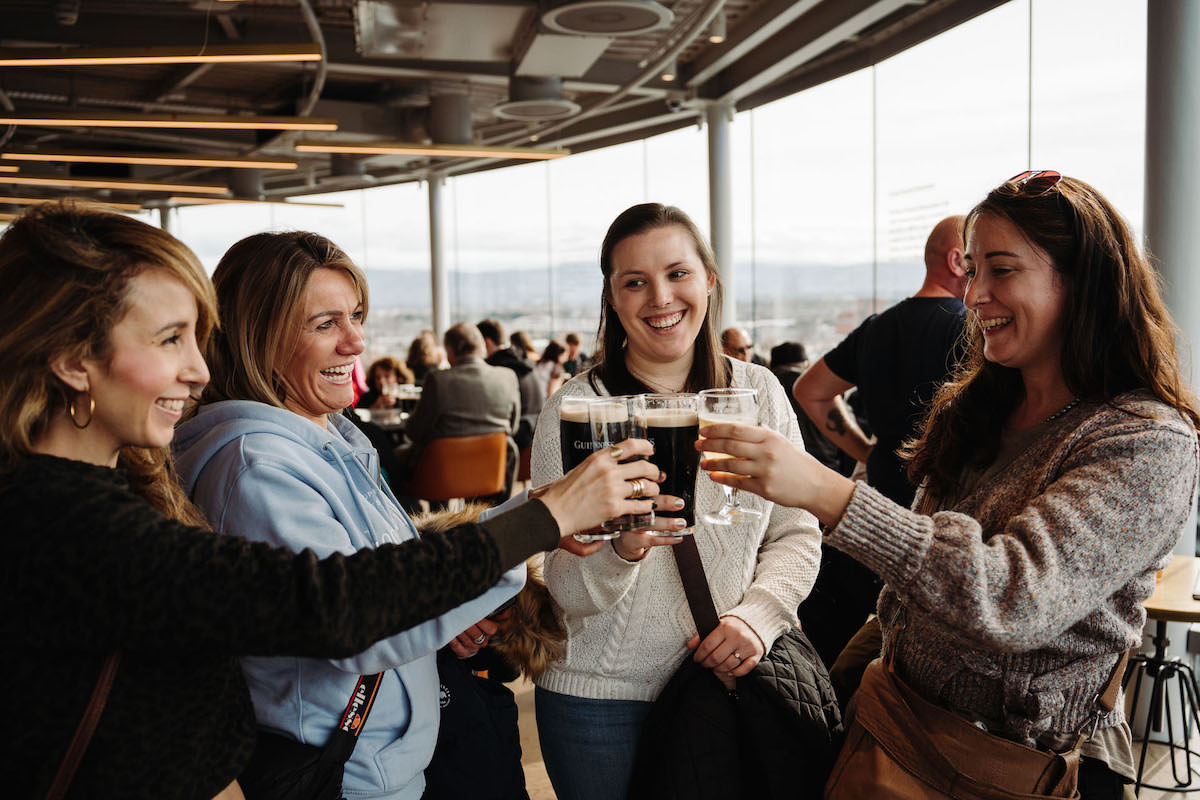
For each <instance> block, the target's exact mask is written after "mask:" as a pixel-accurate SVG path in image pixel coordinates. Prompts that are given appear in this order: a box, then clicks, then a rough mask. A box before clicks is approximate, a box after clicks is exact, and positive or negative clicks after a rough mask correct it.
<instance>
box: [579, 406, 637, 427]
mask: <svg viewBox="0 0 1200 800" xmlns="http://www.w3.org/2000/svg"><path fill="white" fill-rule="evenodd" d="M587 410H588V416H589V417H590V418H591V421H592V422H593V423H595V424H612V423H615V422H624V421H625V420H627V419H629V406H628V405H627V404H626V402H625V401H624V400H597V401H596V402H594V403H592V404H590V405H589V406H588V409H587Z"/></svg>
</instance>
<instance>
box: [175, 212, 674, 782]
mask: <svg viewBox="0 0 1200 800" xmlns="http://www.w3.org/2000/svg"><path fill="white" fill-rule="evenodd" d="M213 279H214V282H215V284H216V288H217V299H218V307H219V312H220V318H221V322H222V329H221V331H220V332H219V333H218V334H216V335H214V336H213V338H212V340H211V342H210V345H209V348H208V352H207V354H206V355H207V359H208V362H209V365H210V370H211V373H212V381H211V383H210V384H209V385H208V388H207V389H206V390H205V393H204V395H203V398H202V400H201V404H200V406H199V408H198V410H197V412H196V414H195V415H194V416H193V417H192V418H191V419H189V420H188V421H187V422H185V423H184V424H183V425H181V426H180V428H179V430H178V431H177V434H176V439H175V442H176V445H175V449H176V458H177V466H178V469H179V473H180V477H181V479H182V481H183V484H184V488H185V490H186V491H187V493H188V494H189V495H190V496H191V498H192V499H193V500H194V501H195V503H196V504H197V505H198V506H199V507H200V509H201V510H202V511H203V512H204V513H205V515H206V516H207V517H208V519H209V521H210V522H211V523H212V525H213V527H214V528H215V529H216V530H218V531H220V532H223V533H227V534H235V535H238V536H242V537H244V538H247V539H252V540H256V541H264V542H269V543H271V544H274V545H282V546H286V547H289V548H291V549H293V550H301V549H304V548H309V549H311V550H313V551H314V552H315V553H316V554H317V555H318V556H320V557H324V556H326V555H329V554H331V553H334V552H340V553H347V554H348V553H353V552H355V551H356V550H360V549H362V548H373V547H376V546H378V545H380V544H383V543H385V542H395V541H404V540H407V539H412V538H414V537H416V536H418V532H417V530H416V529H415V527H414V526H413V523H412V521H411V520H410V519H409V518H408V517H407V516H406V515H405V513H404V512H403V510H401V508H400V505H399V504H398V503H397V501H396V498H395V497H394V496H393V494H392V492H391V491H390V489H389V488H388V486H387V483H386V481H384V480H382V479H381V473H380V467H379V456H378V453H376V451H375V450H374V449H373V448H372V446H371V445H370V443H369V442H368V441H367V439H366V437H365V436H363V435H362V434H361V433H360V432H359V431H358V430H357V429H356V428H355V427H354V426H353V425H352V424H351V423H350V422H349V421H348V420H346V419H345V418H344V417H342V416H340V414H338V413H337V412H338V411H339V410H340V409H342V408H345V407H347V406H350V405H352V404H353V394H352V389H351V368H352V365H353V363H354V361H355V358H356V357H357V356H358V355H359V353H361V352H362V349H363V337H362V321H363V318H364V317H365V315H366V309H367V291H366V282H365V279H364V277H363V275H362V272H361V271H360V270H359V269H358V267H357V266H355V265H354V263H353V262H352V261H351V260H350V259H349V258H348V257H347V256H346V255H345V253H343V252H342V251H341V250H339V249H338V248H337V247H336V246H335V245H333V244H332V243H331V242H329V241H328V240H327V239H325V238H324V237H321V236H317V235H316V234H309V233H271V234H258V235H255V236H251V237H249V238H247V239H244V240H242V241H241V242H238V243H237V244H235V245H234V246H233V247H232V248H230V250H229V252H227V253H226V254H225V256H224V257H223V258H222V260H221V263H220V264H219V265H218V267H217V270H216V272H215V273H214V275H213ZM623 467H634V465H633V464H629V465H623ZM636 470H637V471H636V472H630V474H629V475H628V476H627V477H628V478H629V479H633V478H638V477H642V478H650V479H651V481H652V480H654V479H655V478H657V470H656V469H655V468H653V467H651V466H649V465H648V464H643V465H642V466H639V467H636ZM647 483H649V481H647ZM656 489H657V487H653V486H652V487H649V488H648V489H647V491H646V492H645V494H647V495H653V494H656V493H657V492H656ZM580 491H586V490H583V489H580ZM631 494H636V493H635V492H631ZM625 502H626V503H629V502H631V501H625ZM640 504H641V505H645V504H648V503H647V501H645V500H642V501H640ZM533 505H540V504H533ZM531 521H532V520H531ZM664 524H666V523H664ZM648 538H649V537H648ZM655 538H657V539H661V540H662V541H664V542H668V541H674V540H672V539H670V538H668V537H655ZM576 547H578V548H579V552H581V554H584V553H586V552H590V551H591V550H594V549H596V546H595V545H591V546H588V547H586V548H584V547H583V546H576ZM458 579H459V577H458V576H456V575H453V574H447V575H446V576H445V580H447V581H455V580H458ZM523 582H524V566H523V565H522V566H519V567H517V568H516V569H513V570H511V571H509V572H508V573H506V574H505V575H504V576H503V578H502V579H501V580H500V581H499V582H498V583H497V584H496V585H495V586H494V587H492V588H491V589H490V590H488V591H486V592H484V594H482V595H480V596H479V597H477V598H476V599H474V600H472V601H470V602H467V603H464V604H463V605H461V606H459V607H458V608H455V609H453V610H451V611H449V612H447V613H444V614H442V615H440V616H436V617H433V616H432V615H431V619H429V621H428V622H425V623H424V624H421V625H418V626H416V627H414V628H411V629H409V630H407V631H404V632H403V633H401V634H399V635H396V636H393V637H391V638H389V639H385V640H384V641H382V642H379V643H377V644H375V645H373V646H372V647H370V648H368V649H367V650H364V651H363V652H362V653H359V654H358V655H356V656H354V657H352V658H347V659H341V660H322V659H315V658H298V657H265V656H263V657H249V658H244V659H243V669H244V672H245V674H246V679H247V682H248V683H249V685H250V691H251V695H252V697H253V700H254V707H255V713H256V716H257V718H258V723H259V726H260V727H262V728H265V729H267V730H269V731H271V732H273V733H277V734H281V735H284V736H287V737H289V738H292V739H295V740H298V741H300V742H303V743H306V744H313V745H316V746H322V745H323V744H324V743H325V741H326V739H327V738H328V737H329V734H330V732H331V731H332V730H333V729H334V727H335V725H336V724H337V721H338V718H339V717H340V715H341V713H342V711H343V710H344V709H345V707H346V705H347V703H348V701H349V698H350V695H351V692H352V691H353V689H354V686H355V683H356V681H357V678H358V676H359V675H360V674H370V673H375V672H381V673H382V674H383V677H382V680H381V682H380V686H379V689H378V693H377V695H376V699H375V703H374V706H373V708H372V711H371V715H370V718H369V719H368V721H367V723H366V725H365V726H364V728H363V731H362V733H361V735H360V736H359V739H358V744H357V746H356V748H355V750H354V753H353V755H352V757H351V759H350V761H349V762H347V764H346V768H345V777H344V782H343V792H344V795H345V796H346V797H347V798H419V797H420V796H421V794H422V792H423V791H424V778H423V776H422V771H423V769H424V768H425V766H426V765H427V764H428V763H429V760H430V757H431V756H432V753H433V748H434V744H435V742H436V739H437V726H438V716H439V711H438V699H437V698H438V678H437V670H436V664H435V658H434V654H435V653H436V651H437V650H438V648H440V647H442V646H444V645H446V644H447V643H451V646H452V647H453V648H454V649H455V651H456V652H457V653H459V655H469V654H471V653H473V652H474V651H476V650H478V649H479V648H480V647H482V646H483V645H484V644H485V643H486V641H487V636H488V634H489V633H491V632H494V631H495V626H494V624H493V623H490V622H487V621H486V620H485V618H486V617H487V616H488V615H489V614H491V613H492V612H493V611H494V610H495V609H496V608H497V607H499V606H500V605H502V604H503V603H504V602H505V601H507V600H508V599H509V598H511V597H513V596H514V595H515V594H516V592H517V591H518V590H519V589H520V588H521V586H522V584H523ZM313 612H314V613H320V609H319V608H314V609H313Z"/></svg>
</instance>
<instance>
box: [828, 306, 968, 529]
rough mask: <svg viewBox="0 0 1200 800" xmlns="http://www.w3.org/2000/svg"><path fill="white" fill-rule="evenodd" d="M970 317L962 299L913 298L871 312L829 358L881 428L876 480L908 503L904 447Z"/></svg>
mask: <svg viewBox="0 0 1200 800" xmlns="http://www.w3.org/2000/svg"><path fill="white" fill-rule="evenodd" d="M966 315H967V312H966V307H965V306H963V304H962V302H961V301H960V300H958V299H956V298H952V297H910V298H908V299H907V300H904V301H902V302H900V303H897V304H896V305H894V306H892V307H891V308H889V309H888V310H887V311H884V312H882V313H880V314H872V315H871V316H869V317H867V318H866V319H865V320H863V322H862V324H861V325H859V326H858V327H857V328H855V329H854V331H853V332H852V333H851V334H850V335H849V336H847V337H846V338H845V339H843V340H842V342H841V344H839V345H838V346H837V347H835V348H833V350H831V351H829V353H827V354H826V355H825V364H826V366H828V367H829V369H830V370H832V371H833V373H834V374H835V375H837V376H838V377H839V378H842V379H843V380H845V381H849V382H850V383H853V384H854V385H855V386H857V387H858V391H859V392H860V394H861V396H862V400H863V407H864V409H865V411H866V417H867V420H868V421H869V422H870V423H871V427H872V428H873V429H874V432H875V436H876V438H877V444H876V445H875V447H874V449H872V451H871V456H870V458H869V459H868V460H867V481H868V483H870V484H871V485H872V486H874V487H875V488H876V489H878V490H879V491H880V492H882V493H883V494H884V495H886V496H887V497H890V498H891V499H892V500H894V501H896V502H897V503H901V504H903V505H905V506H908V505H911V503H912V499H913V495H914V494H915V492H916V489H915V488H914V487H913V486H912V484H910V483H909V482H908V479H907V478H906V477H905V475H904V466H903V465H902V464H901V462H900V459H899V458H898V457H897V456H896V448H898V447H899V446H900V445H901V443H903V442H904V440H905V439H908V438H910V437H912V436H913V435H914V434H916V433H917V432H918V427H919V426H920V424H921V421H922V418H923V417H924V415H925V411H926V409H927V408H928V407H929V403H930V402H931V401H932V400H933V395H934V392H935V391H936V390H937V387H938V385H939V384H941V383H942V382H944V381H945V380H946V378H947V377H948V376H949V374H950V372H951V371H952V370H953V368H954V365H955V363H956V362H957V361H958V359H959V357H960V356H961V349H960V345H959V342H958V339H959V336H960V335H961V333H962V329H963V324H964V322H965V321H966Z"/></svg>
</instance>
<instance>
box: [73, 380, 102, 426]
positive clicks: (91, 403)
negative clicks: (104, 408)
mask: <svg viewBox="0 0 1200 800" xmlns="http://www.w3.org/2000/svg"><path fill="white" fill-rule="evenodd" d="M80 394H86V395H87V397H88V418H87V422H85V423H83V424H82V425H80V424H79V420H77V419H75V398H76V397H79V395H78V394H77V395H75V397H72V398H71V399H70V400H69V401H67V414H69V415H70V417H71V424H72V425H74V426H75V427H76V428H78V429H79V430H83V429H84V428H86V427H87V426H88V425H91V424H92V417H93V416H95V414H96V398H94V397H92V393H91V392H89V391H88V390H87V389H84V390H83V391H82V392H80Z"/></svg>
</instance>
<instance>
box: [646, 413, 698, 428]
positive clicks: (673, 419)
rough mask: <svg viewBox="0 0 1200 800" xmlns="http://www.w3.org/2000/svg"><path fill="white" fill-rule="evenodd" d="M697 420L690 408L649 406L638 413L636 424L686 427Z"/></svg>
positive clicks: (656, 426)
mask: <svg viewBox="0 0 1200 800" xmlns="http://www.w3.org/2000/svg"><path fill="white" fill-rule="evenodd" d="M698 421H699V415H698V414H697V413H696V412H695V410H694V409H691V408H649V409H646V410H645V411H643V412H641V413H640V414H638V424H640V425H641V426H642V427H646V428H688V427H691V426H693V425H696V424H697V423H698Z"/></svg>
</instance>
